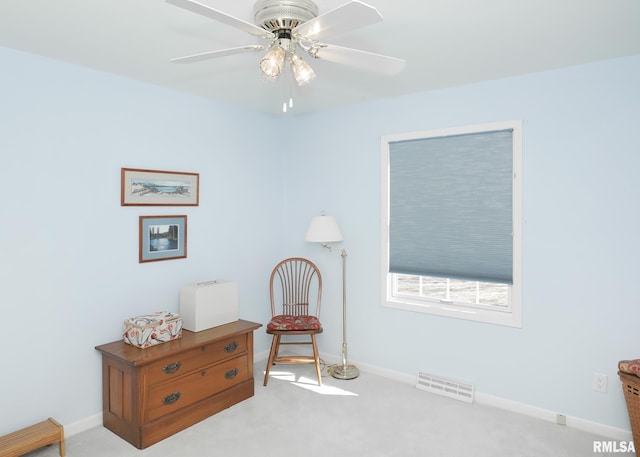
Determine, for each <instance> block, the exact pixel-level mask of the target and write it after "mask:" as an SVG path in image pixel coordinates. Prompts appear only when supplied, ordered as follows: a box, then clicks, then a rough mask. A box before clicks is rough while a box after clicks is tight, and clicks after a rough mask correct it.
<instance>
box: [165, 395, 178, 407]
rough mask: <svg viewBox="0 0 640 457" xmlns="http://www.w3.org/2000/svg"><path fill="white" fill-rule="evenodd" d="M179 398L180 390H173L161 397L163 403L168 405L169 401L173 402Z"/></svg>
mask: <svg viewBox="0 0 640 457" xmlns="http://www.w3.org/2000/svg"><path fill="white" fill-rule="evenodd" d="M178 400H180V392H174V393H172V394H169V395H167V396H166V397H164V398H163V399H162V404H163V405H170V404H171V403H175V402H177V401H178Z"/></svg>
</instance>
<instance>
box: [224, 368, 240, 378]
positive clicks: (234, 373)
mask: <svg viewBox="0 0 640 457" xmlns="http://www.w3.org/2000/svg"><path fill="white" fill-rule="evenodd" d="M236 376H238V369H237V368H234V369H233V370H229V371H227V372H226V373H225V374H224V377H225V378H226V379H233V378H235V377H236Z"/></svg>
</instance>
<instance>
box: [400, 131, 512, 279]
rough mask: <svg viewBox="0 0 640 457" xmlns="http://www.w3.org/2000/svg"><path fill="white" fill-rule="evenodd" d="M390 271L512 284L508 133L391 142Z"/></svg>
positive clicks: (510, 183) (510, 147)
mask: <svg viewBox="0 0 640 457" xmlns="http://www.w3.org/2000/svg"><path fill="white" fill-rule="evenodd" d="M389 168H390V169H389V189H390V194H389V199H390V200H389V272H391V273H403V274H410V275H420V276H436V277H443V278H455V279H466V280H472V281H482V282H499V283H506V284H512V283H513V274H512V271H513V268H512V264H513V238H512V232H513V229H512V221H513V216H512V193H513V130H512V129H509V130H500V131H490V132H479V133H471V134H463V135H452V136H443V137H435V138H422V139H415V140H407V141H398V142H391V143H389Z"/></svg>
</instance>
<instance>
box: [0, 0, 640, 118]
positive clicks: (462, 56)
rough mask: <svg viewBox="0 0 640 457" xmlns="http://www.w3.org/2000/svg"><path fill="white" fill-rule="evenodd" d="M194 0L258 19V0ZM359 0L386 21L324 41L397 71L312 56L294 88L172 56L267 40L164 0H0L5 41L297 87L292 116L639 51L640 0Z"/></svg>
mask: <svg viewBox="0 0 640 457" xmlns="http://www.w3.org/2000/svg"><path fill="white" fill-rule="evenodd" d="M200 1H201V2H202V3H206V4H207V5H209V6H211V7H213V8H215V9H218V10H221V11H224V12H226V13H228V14H231V15H233V16H236V17H238V18H241V19H244V20H246V21H248V22H252V23H253V22H254V21H253V3H254V1H253V0H200ZM365 1H366V3H368V4H370V5H372V6H374V7H376V8H377V9H378V11H379V12H380V13H381V14H382V16H383V17H384V21H383V22H382V23H379V24H375V25H372V26H368V27H365V28H361V29H358V30H354V31H352V32H348V33H343V34H340V35H337V36H335V37H334V38H331V39H325V40H324V41H326V42H328V43H331V44H337V45H341V46H347V47H352V48H357V49H362V50H366V51H370V52H374V53H378V54H385V55H389V56H393V57H399V58H402V59H405V60H406V61H407V66H406V69H405V70H404V71H403V72H402V73H401V74H400V75H396V76H380V75H375V74H370V73H363V72H361V71H358V70H355V69H352V68H350V67H346V66H341V65H339V64H335V63H331V62H326V61H320V60H314V59H311V58H307V61H309V63H310V64H311V65H312V66H313V68H314V69H315V71H316V73H317V75H318V77H317V78H316V79H315V80H314V81H313V82H312V83H311V84H309V85H307V86H304V87H302V88H298V87H294V88H293V89H290V86H289V85H288V84H282V83H279V84H276V85H273V84H270V83H267V82H266V81H264V80H262V79H261V77H260V74H259V69H258V61H259V60H260V57H261V55H262V54H261V53H248V54H241V55H236V56H230V57H224V58H220V59H215V60H210V61H205V62H198V63H191V64H176V63H171V62H169V59H171V58H174V57H180V56H184V55H190V54H196V53H199V52H205V51H211V50H217V49H225V48H230V47H237V46H242V45H246V44H263V43H262V42H261V41H260V40H259V39H257V38H254V37H252V36H250V35H248V34H247V33H245V32H242V31H239V30H237V29H235V28H232V27H230V26H228V25H225V24H221V23H219V22H216V21H214V20H212V19H208V18H205V17H202V16H200V15H197V14H195V13H191V12H189V11H185V10H183V9H181V8H177V7H175V6H172V5H170V4H168V3H166V2H165V1H164V0H0V46H5V47H9V48H15V49H19V50H22V51H27V52H31V53H35V54H39V55H42V56H47V57H50V58H53V59H58V60H62V61H66V62H71V63H74V64H77V65H82V66H86V67H90V68H94V69H97V70H101V71H105V72H109V73H114V74H117V75H121V76H125V77H129V78H133V79H137V80H141V81H146V82H149V83H153V84H157V85H160V86H166V87H169V88H171V89H175V90H178V91H183V92H188V93H191V94H195V95H198V96H203V97H207V98H211V99H214V100H218V101H222V102H227V103H232V104H237V105H241V106H244V107H248V108H252V109H255V110H260V111H265V112H274V113H278V112H281V109H282V101H283V100H284V99H285V97H288V91H289V90H293V95H294V99H295V106H294V109H293V110H291V111H290V114H293V113H302V112H308V111H317V110H320V109H327V108H334V107H338V106H343V105H347V104H352V103H358V102H362V101H368V100H375V99H380V98H386V97H393V96H398V95H403V94H409V93H414V92H423V91H429V90H434V89H440V88H445V87H451V86H458V85H463V84H469V83H474V82H479V81H486V80H492V79H498V78H503V77H508V76H514V75H519V74H524V73H530V72H537V71H544V70H549V69H555V68H560V67H565V66H570V65H577V64H583V63H588V62H594V61H598V60H603V59H610V58H616V57H621V56H627V55H632V54H640V0H365ZM316 3H317V5H318V8H319V10H320V14H322V13H324V12H326V11H329V10H331V9H333V8H335V7H337V6H340V5H342V4H344V3H346V0H316ZM282 80H283V81H284V82H288V81H289V80H288V78H282Z"/></svg>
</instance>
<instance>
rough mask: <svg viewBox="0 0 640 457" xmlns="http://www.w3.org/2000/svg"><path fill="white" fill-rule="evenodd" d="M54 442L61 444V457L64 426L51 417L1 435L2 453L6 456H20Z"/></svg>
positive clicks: (0, 447)
mask: <svg viewBox="0 0 640 457" xmlns="http://www.w3.org/2000/svg"><path fill="white" fill-rule="evenodd" d="M54 443H58V444H59V446H60V457H64V456H65V449H64V427H63V426H62V425H61V424H60V423H59V422H58V421H56V420H55V419H53V418H52V417H50V418H48V419H47V420H44V421H42V422H38V423H37V424H33V425H30V426H28V427H25V428H22V429H20V430H16V431H15V432H12V433H9V434H7V435H4V436H2V437H0V454H1V455H3V456H6V457H19V456H21V455H23V454H26V453H27V452H31V451H35V450H36V449H38V448H41V447H43V446H49V445H51V444H54Z"/></svg>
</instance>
